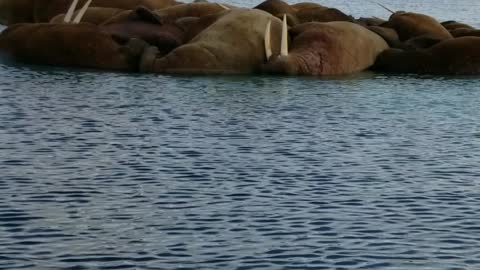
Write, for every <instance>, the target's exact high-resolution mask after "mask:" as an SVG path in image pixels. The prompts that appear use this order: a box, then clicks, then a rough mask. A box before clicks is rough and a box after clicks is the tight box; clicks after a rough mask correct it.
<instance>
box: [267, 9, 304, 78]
mask: <svg viewBox="0 0 480 270" xmlns="http://www.w3.org/2000/svg"><path fill="white" fill-rule="evenodd" d="M288 38H289V37H288V25H287V15H286V14H284V15H283V22H282V36H281V44H280V54H279V55H273V54H272V46H271V42H270V40H271V21H269V22H268V23H267V27H266V29H265V39H264V44H265V57H266V59H267V64H266V65H264V66H263V69H264V71H266V72H268V73H274V74H275V73H279V74H285V73H286V74H296V73H298V70H297V69H298V65H296V64H295V63H294V62H293V61H295V59H294V58H292V57H289V51H288Z"/></svg>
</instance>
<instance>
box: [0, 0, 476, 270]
mask: <svg viewBox="0 0 480 270" xmlns="http://www.w3.org/2000/svg"><path fill="white" fill-rule="evenodd" d="M465 2H466V1H464V2H461V1H459V3H465ZM430 3H431V2H430ZM461 7H462V6H461V5H459V8H461ZM432 12H439V11H438V10H437V9H435V10H432ZM471 12H473V11H471ZM471 19H472V20H474V19H476V17H475V18H474V17H473V16H472V17H471ZM471 23H475V22H474V21H471ZM0 78H1V80H0V269H8V270H10V269H252V270H253V269H255V270H257V269H268V270H275V269H288V270H290V269H335V270H345V269H348V270H350V269H380V270H384V269H385V270H410V269H412V270H413V269H415V270H417V269H420V270H460V269H464V270H473V269H480V225H479V224H480V214H479V213H480V168H479V161H480V124H479V122H478V119H480V110H479V109H478V104H480V84H479V83H478V80H479V77H434V76H411V75H405V76H391V75H388V76H387V75H384V74H375V73H362V74H358V75H353V76H349V77H341V78H326V79H318V78H309V77H304V78H288V77H261V76H256V77H242V76H234V77H172V76H157V75H136V74H123V73H108V72H101V73H99V72H93V71H85V70H75V69H62V68H49V67H39V66H14V65H6V64H1V63H0Z"/></svg>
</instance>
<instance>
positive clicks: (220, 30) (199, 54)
mask: <svg viewBox="0 0 480 270" xmlns="http://www.w3.org/2000/svg"><path fill="white" fill-rule="evenodd" d="M268 21H271V25H272V29H273V30H272V32H273V33H274V34H275V35H274V38H273V41H272V43H274V44H279V37H280V31H281V21H280V20H279V19H278V18H275V17H273V16H272V15H270V14H268V13H266V12H264V11H261V10H244V9H239V10H233V11H231V12H229V13H228V14H226V15H225V16H223V17H221V18H220V19H219V20H218V21H216V22H215V23H214V24H212V25H211V26H210V27H208V28H207V29H205V30H204V31H203V32H201V33H200V34H198V36H196V37H195V38H194V39H193V40H192V41H191V42H190V43H187V44H185V45H183V46H181V47H179V48H177V49H175V50H173V51H172V52H171V53H169V54H168V55H166V56H165V57H162V58H157V57H156V54H155V50H154V49H153V50H149V51H147V52H146V53H145V54H144V56H143V60H142V63H141V69H142V70H143V71H147V72H156V73H177V74H251V73H255V72H258V71H259V70H260V67H261V65H262V63H263V62H264V61H265V54H264V31H265V28H266V25H267V23H268ZM273 50H274V51H275V52H277V53H278V51H279V47H274V48H273Z"/></svg>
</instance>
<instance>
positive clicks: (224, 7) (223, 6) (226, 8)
mask: <svg viewBox="0 0 480 270" xmlns="http://www.w3.org/2000/svg"><path fill="white" fill-rule="evenodd" d="M217 4H218V5H219V6H220V7H222V8H223V9H225V10H230V8H229V7H227V6H225V5H224V4H220V3H217Z"/></svg>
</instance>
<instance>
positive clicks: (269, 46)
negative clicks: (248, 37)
mask: <svg viewBox="0 0 480 270" xmlns="http://www.w3.org/2000/svg"><path fill="white" fill-rule="evenodd" d="M271 28H272V20H268V23H267V28H265V40H264V43H265V56H266V57H267V61H268V59H270V57H271V56H272V44H271V42H270V40H271V34H270V33H271Z"/></svg>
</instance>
